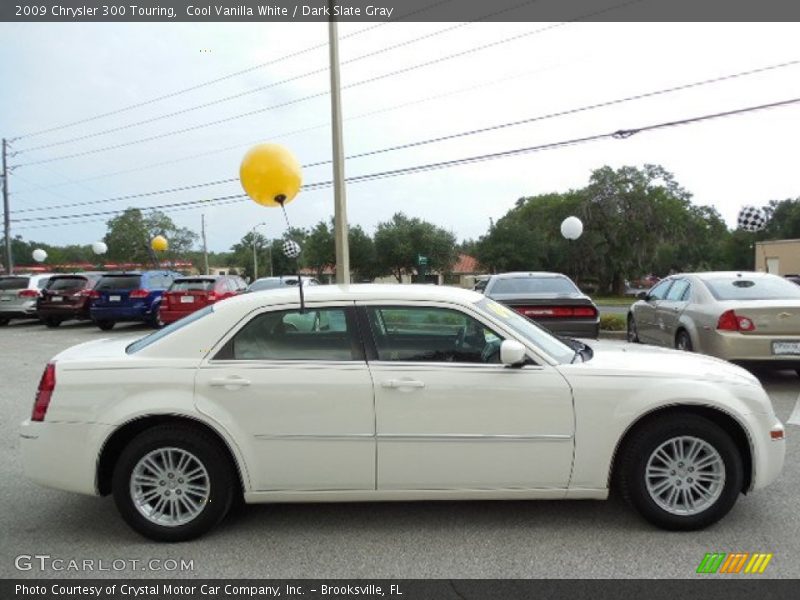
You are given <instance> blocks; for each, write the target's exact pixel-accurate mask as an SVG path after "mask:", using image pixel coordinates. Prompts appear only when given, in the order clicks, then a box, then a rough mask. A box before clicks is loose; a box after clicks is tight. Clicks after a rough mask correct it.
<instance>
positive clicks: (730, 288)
mask: <svg viewBox="0 0 800 600" xmlns="http://www.w3.org/2000/svg"><path fill="white" fill-rule="evenodd" d="M628 341H631V342H642V343H647V344H655V345H658V346H667V347H674V348H678V349H680V350H688V351H695V352H702V353H704V354H710V355H712V356H717V357H719V358H724V359H726V360H729V361H731V362H736V363H747V364H752V365H756V366H757V365H762V366H772V367H775V368H792V369H800V287H798V286H797V285H795V284H794V283H791V282H790V281H787V280H786V279H784V278H782V277H778V276H776V275H771V274H769V273H754V272H747V271H741V272H710V273H683V274H678V275H672V276H670V277H667V278H666V279H663V280H661V281H660V282H659V283H658V284H656V285H655V286H653V287H652V288H651V289H650V290H649V291H647V292H642V293H641V294H640V296H639V300H638V301H637V302H635V303H634V304H633V305H632V306H631V309H630V311H629V313H628Z"/></svg>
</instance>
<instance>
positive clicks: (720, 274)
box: [659, 271, 777, 283]
mask: <svg viewBox="0 0 800 600" xmlns="http://www.w3.org/2000/svg"><path fill="white" fill-rule="evenodd" d="M688 276H692V277H697V278H698V279H700V280H702V281H707V280H709V279H719V278H724V277H730V278H735V277H747V278H748V279H754V278H762V279H763V278H764V277H777V275H773V274H772V273H763V272H759V271H702V272H700V273H675V274H674V275H670V276H669V277H668V278H665V279H675V278H676V277H688ZM662 281H663V280H662ZM659 283H660V282H659Z"/></svg>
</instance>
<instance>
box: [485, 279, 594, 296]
mask: <svg viewBox="0 0 800 600" xmlns="http://www.w3.org/2000/svg"><path fill="white" fill-rule="evenodd" d="M489 293H490V294H556V295H565V294H580V290H579V289H578V288H577V287H576V286H575V284H574V283H572V282H571V281H570V280H569V279H566V278H565V277H514V278H509V279H498V280H496V281H495V282H494V285H492V287H491V289H490V290H489Z"/></svg>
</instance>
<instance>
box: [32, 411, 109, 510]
mask: <svg viewBox="0 0 800 600" xmlns="http://www.w3.org/2000/svg"><path fill="white" fill-rule="evenodd" d="M111 430H112V427H111V426H110V425H99V424H96V423H48V422H47V421H43V422H32V421H30V420H26V421H24V422H23V423H22V425H21V426H20V431H19V434H20V450H21V454H22V467H23V471H24V473H25V477H27V478H28V479H30V480H31V481H33V482H34V483H38V484H40V485H44V486H47V487H52V488H56V489H59V490H66V491H68V492H77V493H79V494H91V495H97V493H98V492H97V485H96V475H97V458H98V449H99V448H100V447H101V446H102V443H103V441H104V440H105V439H106V438H107V436H108V435H109V434H110V433H111Z"/></svg>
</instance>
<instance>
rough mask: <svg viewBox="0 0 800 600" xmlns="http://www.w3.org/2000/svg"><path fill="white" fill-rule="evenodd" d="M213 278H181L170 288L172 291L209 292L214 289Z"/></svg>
mask: <svg viewBox="0 0 800 600" xmlns="http://www.w3.org/2000/svg"><path fill="white" fill-rule="evenodd" d="M214 283H215V281H214V280H213V279H179V280H178V281H175V282H174V283H173V284H172V285H171V286H170V288H169V291H170V292H209V291H211V290H213V289H214Z"/></svg>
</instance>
